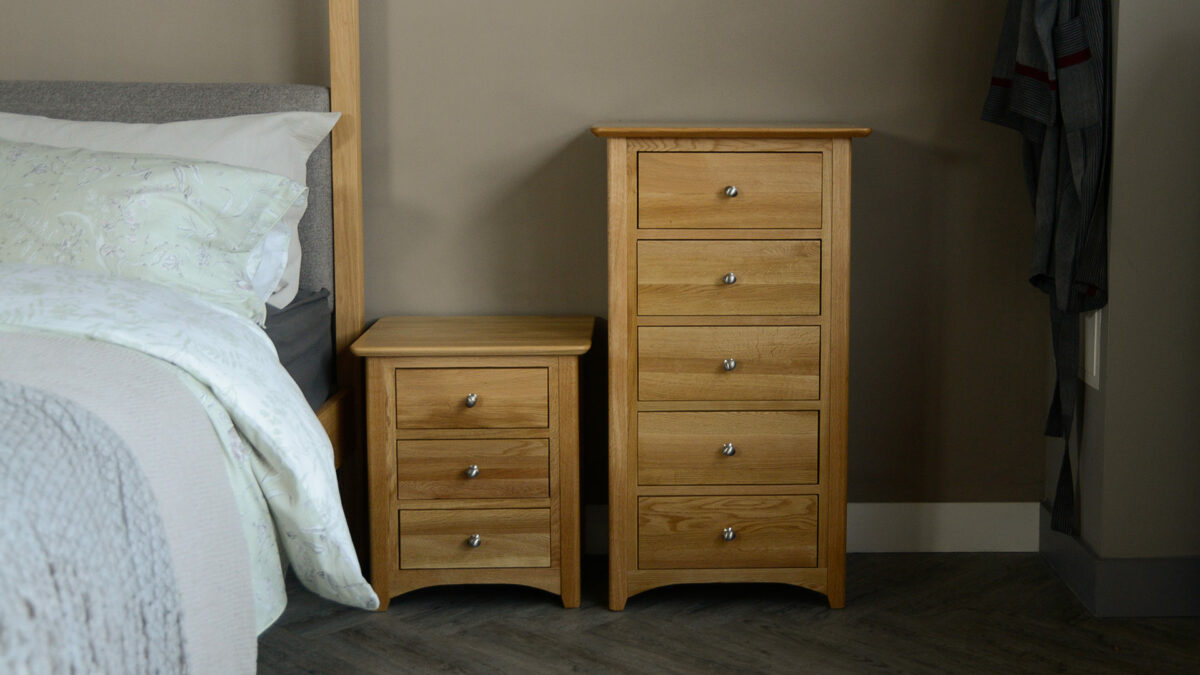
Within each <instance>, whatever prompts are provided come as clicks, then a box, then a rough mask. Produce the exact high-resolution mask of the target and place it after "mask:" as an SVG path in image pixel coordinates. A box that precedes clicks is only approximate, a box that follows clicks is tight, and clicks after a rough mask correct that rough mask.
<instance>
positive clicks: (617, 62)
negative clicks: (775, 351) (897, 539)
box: [0, 0, 1048, 501]
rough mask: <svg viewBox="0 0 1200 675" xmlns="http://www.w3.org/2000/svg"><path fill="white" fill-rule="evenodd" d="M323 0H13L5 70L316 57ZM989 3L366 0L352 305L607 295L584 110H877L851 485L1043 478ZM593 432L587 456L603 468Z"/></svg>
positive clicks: (744, 116) (422, 308)
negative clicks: (361, 212) (362, 291)
mask: <svg viewBox="0 0 1200 675" xmlns="http://www.w3.org/2000/svg"><path fill="white" fill-rule="evenodd" d="M10 4H11V3H10ZM322 5H323V3H320V2H313V1H311V0H309V1H306V2H285V1H282V0H275V1H267V0H256V1H255V2H238V1H235V0H208V1H206V2H203V3H197V2H182V1H180V0H171V1H167V2H162V1H152V0H140V1H139V0H112V1H109V2H104V3H97V2H93V1H91V0H49V1H42V2H38V3H33V2H29V3H20V6H19V7H16V8H12V9H10V8H6V10H5V13H6V15H5V21H4V22H3V24H2V25H0V76H2V77H10V78H13V77H16V78H37V77H50V78H100V79H139V78H150V79H165V80H222V79H225V80H276V81H286V80H298V81H321V80H322V79H323V78H324V76H325V70H324V64H323V59H324V58H325V45H324V40H323V36H322V35H321V34H320V31H321V30H323V28H324V23H323V18H322V16H321V11H323V10H322V9H321V6H322ZM1003 7H1004V2H1003V0H990V1H988V2H982V1H975V2H961V1H960V0H910V1H906V2H879V1H878V0H843V1H839V2H829V1H828V0H756V1H754V2H729V1H728V0H605V1H603V2H602V1H599V0H592V1H588V2H584V1H579V0H508V1H505V2H495V1H483V0H475V1H469V0H452V1H446V2H415V1H404V2H400V1H393V2H383V1H382V0H364V1H363V3H362V8H361V13H362V22H363V23H362V28H363V34H362V53H363V102H364V109H363V118H364V120H363V121H364V142H365V148H364V165H365V176H366V178H365V208H366V233H365V235H366V284H367V313H368V316H369V317H371V318H373V317H376V316H379V315H382V314H387V313H438V314H450V313H488V312H495V313H500V312H529V313H535V312H540V313H590V314H596V315H603V314H604V313H605V306H606V302H605V259H604V258H605V248H604V247H605V243H604V227H605V214H604V205H605V201H604V190H605V186H604V149H603V144H602V143H601V142H600V141H599V140H598V139H595V138H593V137H591V136H590V134H589V133H588V131H587V129H588V126H589V125H591V124H592V123H595V122H600V121H624V122H638V121H674V122H689V121H695V122H708V123H711V122H731V123H733V122H771V121H774V122H780V121H782V122H822V121H831V122H847V123H853V124H861V125H869V126H872V127H874V128H875V130H876V131H875V134H874V135H872V136H871V137H869V138H867V139H864V140H862V141H857V142H856V143H855V160H854V161H855V179H854V180H855V182H854V199H853V211H854V234H853V248H854V252H853V278H852V286H853V294H854V305H853V309H852V312H851V330H852V339H851V371H852V375H851V406H852V411H851V418H850V423H851V427H852V428H851V434H850V442H851V460H850V497H851V499H852V500H855V501H897V500H910V501H1033V500H1036V499H1038V498H1039V497H1040V494H1041V478H1042V472H1043V466H1042V447H1043V446H1042V441H1041V438H1040V427H1041V424H1042V414H1043V406H1044V403H1045V401H1044V400H1043V395H1042V387H1043V375H1044V372H1045V368H1046V360H1047V354H1048V348H1047V346H1046V343H1047V340H1046V336H1047V333H1048V331H1047V329H1046V327H1045V325H1044V324H1045V321H1044V319H1043V313H1044V312H1043V307H1044V301H1043V299H1042V297H1041V296H1040V295H1039V294H1037V293H1036V292H1035V291H1034V290H1033V289H1032V288H1031V287H1029V286H1028V284H1027V283H1026V282H1025V272H1026V267H1027V256H1028V249H1029V245H1030V231H1031V217H1030V214H1029V207H1028V202H1027V199H1026V197H1025V194H1024V186H1023V183H1022V181H1021V178H1020V174H1019V150H1018V139H1017V137H1016V135H1015V134H1014V133H1013V132H1011V131H1008V130H1004V129H1000V128H997V127H993V126H990V125H987V124H984V123H982V122H980V121H978V120H979V109H980V105H981V103H982V100H983V96H984V94H985V92H986V88H987V82H988V77H989V74H990V65H991V58H992V54H993V50H994V46H995V41H996V37H997V33H998V28H999V22H1000V19H1001V16H1002V14H1003ZM293 36H296V37H298V38H299V40H298V41H294V40H292V37H293ZM51 55H53V56H51ZM584 414H585V415H591V416H592V417H596V416H598V415H602V414H603V400H602V399H600V400H599V401H597V402H596V403H595V405H593V406H592V408H591V409H590V410H588V411H585V413H584ZM598 428H601V429H602V428H603V426H602V425H599V426H598ZM602 448H603V445H602V444H598V443H595V442H593V444H592V446H591V447H589V448H588V450H589V452H591V453H592V456H591V457H589V458H587V459H585V462H584V465H585V470H588V471H589V472H590V473H600V474H602V473H603V466H604V464H603V458H602V457H597V454H598V451H599V452H602ZM591 480H595V478H592V479H591ZM601 492H602V490H601ZM589 493H590V494H591V495H592V496H593V497H594V496H595V495H596V494H597V492H596V491H595V488H594V486H593V488H592V489H590V490H589Z"/></svg>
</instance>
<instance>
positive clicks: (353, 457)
mask: <svg viewBox="0 0 1200 675" xmlns="http://www.w3.org/2000/svg"><path fill="white" fill-rule="evenodd" d="M358 33H359V29H358V0H329V103H330V109H331V110H334V111H337V112H340V113H342V117H341V119H339V120H338V123H337V125H336V126H334V128H333V136H332V152H333V230H334V234H333V275H334V289H333V292H334V298H335V306H334V343H335V344H334V346H335V349H336V351H337V383H338V389H339V392H338V397H337V398H336V399H335V400H332V401H331V404H333V405H334V406H335V408H334V409H333V410H331V411H330V412H331V415H330V416H329V417H330V421H332V422H333V426H332V428H331V427H330V426H329V425H328V424H327V425H326V429H328V430H329V431H330V436H331V439H330V440H331V441H333V444H334V463H335V465H337V466H339V467H340V469H341V472H340V474H341V475H340V476H339V484H340V488H341V491H342V505H343V508H344V509H345V511H346V519H347V521H348V522H349V524H350V532H351V534H352V536H353V537H354V540H355V541H356V542H357V545H358V547H359V550H360V552H362V551H366V550H367V548H366V539H365V536H366V532H367V530H366V464H365V461H364V454H363V444H362V437H363V436H362V427H363V406H362V386H361V382H362V365H361V363H360V361H359V360H358V359H357V358H355V357H354V355H353V354H351V353H350V343H351V342H353V341H354V340H355V339H356V338H357V337H358V336H359V335H361V334H362V332H363V328H364V323H365V318H364V314H365V309H364V305H365V302H364V296H363V227H362V219H363V218H362V213H363V212H362V98H361V94H360V80H359V40H358ZM359 557H360V559H364V558H365V556H363V555H360V556H359Z"/></svg>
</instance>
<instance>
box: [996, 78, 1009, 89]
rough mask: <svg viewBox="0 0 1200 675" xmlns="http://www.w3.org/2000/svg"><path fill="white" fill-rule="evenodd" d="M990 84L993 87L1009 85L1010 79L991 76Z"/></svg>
mask: <svg viewBox="0 0 1200 675" xmlns="http://www.w3.org/2000/svg"><path fill="white" fill-rule="evenodd" d="M992 86H993V87H1011V86H1012V80H1010V79H1008V78H1007V77H993V78H992Z"/></svg>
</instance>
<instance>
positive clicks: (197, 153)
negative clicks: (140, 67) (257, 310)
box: [0, 111, 341, 308]
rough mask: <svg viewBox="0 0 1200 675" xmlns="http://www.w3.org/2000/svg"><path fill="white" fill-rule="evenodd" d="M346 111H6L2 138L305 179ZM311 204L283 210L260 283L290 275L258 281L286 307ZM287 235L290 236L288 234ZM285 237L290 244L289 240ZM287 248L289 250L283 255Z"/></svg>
mask: <svg viewBox="0 0 1200 675" xmlns="http://www.w3.org/2000/svg"><path fill="white" fill-rule="evenodd" d="M339 117H341V113H336V112H328V113H324V112H300V111H296V112H280V113H263V114H258V115H238V116H235V117H220V118H216V119H207V120H188V121H184V122H167V123H164V124H126V123H123V122H75V121H70V120H57V119H51V118H49V117H38V116H35V115H17V114H13V113H4V112H0V138H5V139H8V140H12V141H18V142H23V143H40V144H42V145H52V146H57V147H60V148H85V149H87V150H100V151H106V152H126V153H148V154H155V155H171V156H175V157H185V158H188V159H198V160H205V161H210V162H221V163H224V164H232V165H234V166H243V167H248V168H251V169H257V170H259V171H267V172H269V173H274V174H278V175H281V176H287V177H288V178H290V179H292V180H293V181H295V182H297V183H299V184H301V185H306V182H305V178H306V176H307V164H308V156H309V155H311V154H312V151H313V150H314V149H315V148H316V147H317V145H318V144H319V143H320V142H321V140H322V139H323V138H325V136H326V135H328V134H329V131H330V129H332V128H333V125H334V124H336V123H337V120H338V118H339ZM305 207H306V205H305V204H297V205H296V206H294V207H293V208H291V209H289V210H288V212H287V213H286V214H284V217H283V219H282V220H281V221H280V223H279V225H278V226H277V227H278V230H277V231H276V232H274V233H273V234H272V236H268V237H267V238H266V239H265V240H264V242H263V245H262V251H261V257H262V261H263V262H262V269H261V270H260V273H259V274H257V275H256V276H255V280H256V281H257V283H260V284H261V283H264V281H263V280H266V279H276V278H279V277H277V276H276V275H275V272H276V271H277V270H278V266H279V265H283V266H284V271H283V277H282V278H280V281H279V283H278V285H277V286H276V287H275V288H265V289H262V288H260V289H258V290H260V291H263V294H264V296H266V295H269V296H270V297H268V298H267V303H268V304H270V305H273V306H275V307H281V308H282V307H285V306H286V305H287V304H288V303H289V302H291V301H292V298H294V297H296V291H297V290H299V281H300V238H299V234H298V232H297V230H298V226H299V224H300V217H301V216H303V215H304V209H305ZM285 235H286V238H285ZM285 242H286V250H284V243H285ZM284 256H286V257H284Z"/></svg>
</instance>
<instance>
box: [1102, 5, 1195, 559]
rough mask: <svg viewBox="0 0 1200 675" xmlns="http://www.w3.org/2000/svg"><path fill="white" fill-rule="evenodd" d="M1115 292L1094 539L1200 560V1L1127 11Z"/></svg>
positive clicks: (1130, 552) (1118, 100)
mask: <svg viewBox="0 0 1200 675" xmlns="http://www.w3.org/2000/svg"><path fill="white" fill-rule="evenodd" d="M1117 12H1118V13H1117V17H1116V19H1117V25H1118V26H1117V27H1118V30H1117V44H1116V51H1115V54H1116V64H1115V67H1116V74H1115V79H1114V82H1115V88H1116V91H1115V109H1114V122H1115V124H1114V135H1113V175H1112V201H1111V210H1110V214H1111V230H1110V232H1111V239H1110V258H1111V259H1110V266H1109V273H1110V287H1111V291H1110V296H1109V297H1110V300H1109V307H1108V309H1107V310H1105V311H1106V314H1107V324H1108V327H1107V331H1106V336H1105V340H1106V344H1105V345H1104V348H1103V352H1102V355H1103V364H1102V371H1101V375H1102V380H1101V389H1100V391H1099V392H1096V391H1089V392H1088V393H1089V397H1088V403H1089V408H1088V410H1087V411H1085V414H1089V415H1092V419H1091V420H1090V421H1089V422H1088V423H1087V424H1088V428H1089V429H1092V430H1093V433H1092V436H1091V441H1092V442H1091V444H1090V445H1089V444H1086V443H1087V441H1088V439H1087V438H1085V446H1084V448H1083V454H1084V457H1083V458H1082V461H1083V465H1084V467H1085V473H1084V474H1083V476H1082V479H1081V484H1080V490H1081V504H1082V509H1083V510H1082V516H1083V536H1084V539H1085V540H1086V541H1087V542H1088V543H1089V544H1090V545H1091V546H1092V548H1093V549H1094V550H1095V551H1096V553H1097V554H1098V555H1099V556H1100V557H1102V558H1153V557H1167V556H1196V555H1200V518H1198V517H1197V516H1198V515H1200V489H1198V486H1200V414H1197V413H1198V411H1200V48H1198V47H1197V45H1200V4H1197V3H1186V2H1173V1H1172V0H1136V1H1129V0H1127V1H1125V2H1121V3H1120V4H1119V6H1118V10H1117Z"/></svg>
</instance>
